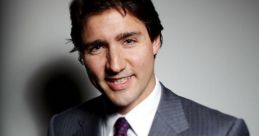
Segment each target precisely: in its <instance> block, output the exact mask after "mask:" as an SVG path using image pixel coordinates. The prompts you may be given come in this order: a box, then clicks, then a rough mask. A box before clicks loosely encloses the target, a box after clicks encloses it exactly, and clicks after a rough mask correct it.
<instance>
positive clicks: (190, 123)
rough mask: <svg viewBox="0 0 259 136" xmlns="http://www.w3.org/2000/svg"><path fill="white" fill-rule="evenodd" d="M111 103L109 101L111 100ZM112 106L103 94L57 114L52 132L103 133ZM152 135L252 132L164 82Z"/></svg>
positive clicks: (68, 135)
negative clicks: (186, 96) (182, 94)
mask: <svg viewBox="0 0 259 136" xmlns="http://www.w3.org/2000/svg"><path fill="white" fill-rule="evenodd" d="M107 103H108V104H107ZM111 107H112V106H110V105H109V102H107V99H106V98H105V97H104V96H99V97H97V98H95V99H93V100H90V101H88V102H86V103H84V104H82V105H80V106H78V107H75V108H72V109H69V110H67V111H65V112H63V113H60V114H57V115H55V116H53V118H52V119H51V122H50V126H49V136H99V135H100V132H101V130H100V128H101V127H100V126H101V121H102V120H103V119H105V115H107V114H110V113H111V112H112V111H113V110H111V109H112V108H111ZM149 135H150V136H249V132H248V129H247V127H246V125H245V123H244V121H243V120H241V119H237V118H235V117H232V116H229V115H226V114H223V113H221V112H219V111H216V110H213V109H210V108H207V107H205V106H202V105H200V104H198V103H196V102H193V101H191V100H188V99H186V98H183V97H180V96H177V95H176V94H174V93H173V92H172V91H170V90H169V89H167V88H166V87H164V86H163V85H162V97H161V100H160V103H159V107H158V110H157V112H156V115H155V118H154V121H153V124H152V127H151V130H150V132H149Z"/></svg>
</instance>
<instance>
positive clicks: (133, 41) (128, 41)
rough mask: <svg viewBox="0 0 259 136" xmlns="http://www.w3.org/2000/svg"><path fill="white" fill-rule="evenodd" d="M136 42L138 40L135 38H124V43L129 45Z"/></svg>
mask: <svg viewBox="0 0 259 136" xmlns="http://www.w3.org/2000/svg"><path fill="white" fill-rule="evenodd" d="M135 43H136V40H134V39H126V40H124V43H123V44H124V45H127V46H132V45H134V44H135Z"/></svg>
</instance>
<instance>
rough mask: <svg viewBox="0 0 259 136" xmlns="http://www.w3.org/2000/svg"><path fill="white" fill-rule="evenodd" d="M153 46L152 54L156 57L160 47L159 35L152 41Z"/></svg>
mask: <svg viewBox="0 0 259 136" xmlns="http://www.w3.org/2000/svg"><path fill="white" fill-rule="evenodd" d="M152 45H153V54H154V55H156V54H157V53H158V51H159V49H160V47H161V41H160V35H158V36H157V37H156V38H155V39H154V41H153V42H152Z"/></svg>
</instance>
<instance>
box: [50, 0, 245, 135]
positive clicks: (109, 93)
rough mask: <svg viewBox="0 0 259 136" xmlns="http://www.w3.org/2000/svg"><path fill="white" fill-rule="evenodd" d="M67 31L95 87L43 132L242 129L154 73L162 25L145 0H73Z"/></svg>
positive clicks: (229, 131) (199, 132)
mask: <svg viewBox="0 0 259 136" xmlns="http://www.w3.org/2000/svg"><path fill="white" fill-rule="evenodd" d="M70 15H71V21H72V28H71V37H72V41H73V44H74V45H75V49H74V51H76V50H77V51H79V57H80V60H81V62H82V63H83V64H84V66H85V68H86V70H87V73H88V76H89V78H90V80H91V82H92V83H93V85H94V86H95V87H96V88H97V89H98V90H99V91H100V92H101V93H102V95H101V96H99V97H97V98H94V99H92V100H90V101H88V102H86V103H84V104H82V105H80V106H78V107H75V108H72V109H69V110H67V111H65V112H63V113H60V114H57V115H55V116H54V117H53V118H52V120H51V122H50V129H49V135H50V136H88V135H89V136H95V135H98V136H113V135H116V136H117V135H129V136H147V135H150V136H248V135H249V133H248V130H247V127H246V125H245V123H244V121H243V120H241V119H237V118H235V117H232V116H229V115H226V114H223V113H221V112H219V111H216V110H212V109H209V108H207V107H204V106H202V105H200V104H197V103H195V102H193V101H191V100H188V99H185V98H183V97H180V96H177V95H176V94H174V93H173V92H172V91H170V90H169V89H167V88H166V87H164V86H163V85H162V84H161V83H160V82H159V81H158V79H157V78H156V76H155V74H154V61H155V56H156V54H157V53H158V51H159V49H160V47H161V43H162V34H161V31H162V29H163V27H162V25H161V23H160V20H159V17H158V14H157V12H156V11H155V8H154V6H153V4H152V2H151V1H150V0H73V1H72V3H71V5H70Z"/></svg>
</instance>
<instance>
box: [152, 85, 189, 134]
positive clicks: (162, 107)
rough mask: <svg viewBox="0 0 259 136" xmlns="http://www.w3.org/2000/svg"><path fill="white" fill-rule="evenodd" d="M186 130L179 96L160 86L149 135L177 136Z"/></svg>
mask: <svg viewBox="0 0 259 136" xmlns="http://www.w3.org/2000/svg"><path fill="white" fill-rule="evenodd" d="M188 128H189V126H188V122H187V120H186V117H185V114H184V111H183V107H182V104H181V100H180V98H179V96H177V95H176V94H174V93H173V92H171V91H170V90H169V89H167V88H165V87H164V86H163V85H162V97H161V100H160V103H159V106H158V109H157V113H156V115H155V118H154V121H153V124H152V127H151V130H150V132H149V135H150V136H158V135H163V136H167V135H168V136H169V135H170V136H178V135H179V134H180V133H181V132H183V131H185V130H186V129H188Z"/></svg>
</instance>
